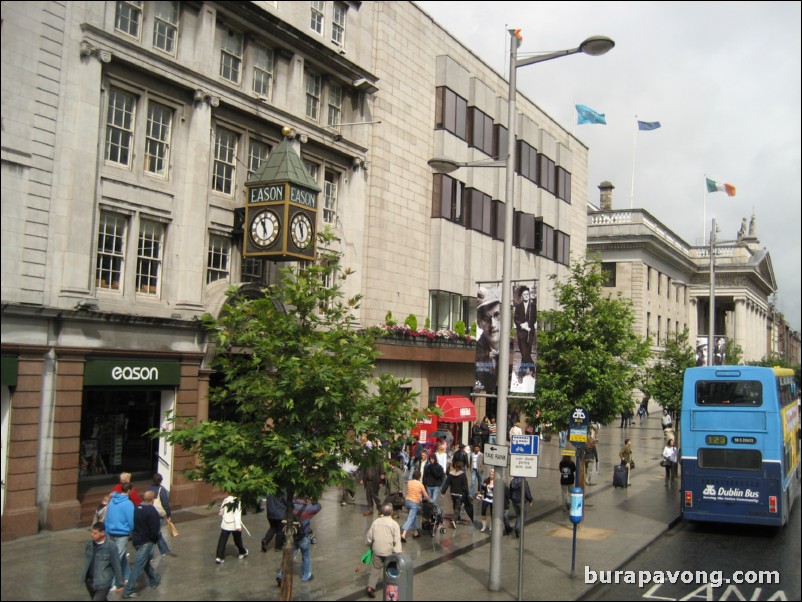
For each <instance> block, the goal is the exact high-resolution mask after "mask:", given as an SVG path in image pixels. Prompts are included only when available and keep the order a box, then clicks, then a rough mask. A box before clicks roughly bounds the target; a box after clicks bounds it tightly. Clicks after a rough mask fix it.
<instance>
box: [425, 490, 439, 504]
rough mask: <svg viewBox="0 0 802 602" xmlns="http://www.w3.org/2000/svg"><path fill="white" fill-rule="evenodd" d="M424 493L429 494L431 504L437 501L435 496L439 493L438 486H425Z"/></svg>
mask: <svg viewBox="0 0 802 602" xmlns="http://www.w3.org/2000/svg"><path fill="white" fill-rule="evenodd" d="M426 493H428V494H429V499H430V500H432V504H434V503H435V502H436V501H437V496H438V495H440V487H439V486H438V487H427V488H426Z"/></svg>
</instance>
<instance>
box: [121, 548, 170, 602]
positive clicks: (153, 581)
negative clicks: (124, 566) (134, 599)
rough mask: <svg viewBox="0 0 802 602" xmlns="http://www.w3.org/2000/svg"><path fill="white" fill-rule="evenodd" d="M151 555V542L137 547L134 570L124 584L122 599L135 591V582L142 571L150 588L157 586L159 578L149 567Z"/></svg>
mask: <svg viewBox="0 0 802 602" xmlns="http://www.w3.org/2000/svg"><path fill="white" fill-rule="evenodd" d="M152 553H153V542H150V541H149V542H148V543H144V544H142V545H141V546H137V548H136V559H135V560H134V568H133V569H132V570H131V576H130V577H129V579H128V583H126V584H125V589H124V590H123V597H125V596H130V595H131V594H132V593H134V592H135V591H136V580H137V579H138V578H139V575H141V574H142V571H145V574H146V575H147V576H148V579H149V580H150V586H151V587H156V586H157V585H159V581H161V578H160V577H159V575H157V574H156V571H154V570H153V567H152V566H151V565H150V556H151V554H152Z"/></svg>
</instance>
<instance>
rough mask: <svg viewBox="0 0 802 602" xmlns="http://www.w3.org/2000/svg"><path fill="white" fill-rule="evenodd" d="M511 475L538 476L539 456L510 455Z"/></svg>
mask: <svg viewBox="0 0 802 602" xmlns="http://www.w3.org/2000/svg"><path fill="white" fill-rule="evenodd" d="M510 460H511V464H510V476H511V477H532V478H537V456H531V455H523V454H517V455H512V456H510Z"/></svg>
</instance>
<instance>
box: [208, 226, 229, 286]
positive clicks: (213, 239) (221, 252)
mask: <svg viewBox="0 0 802 602" xmlns="http://www.w3.org/2000/svg"><path fill="white" fill-rule="evenodd" d="M230 250H231V243H230V241H229V240H228V238H226V237H225V236H220V235H218V234H210V235H209V254H208V256H207V260H206V284H210V283H212V282H216V281H217V280H223V279H225V278H228V269H229V268H228V265H229V253H230Z"/></svg>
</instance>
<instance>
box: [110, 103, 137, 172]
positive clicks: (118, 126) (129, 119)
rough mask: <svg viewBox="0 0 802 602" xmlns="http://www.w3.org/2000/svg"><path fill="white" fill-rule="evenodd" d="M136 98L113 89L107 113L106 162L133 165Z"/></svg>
mask: <svg viewBox="0 0 802 602" xmlns="http://www.w3.org/2000/svg"><path fill="white" fill-rule="evenodd" d="M135 106H136V98H134V96H133V95H131V94H128V93H126V92H123V91H122V90H118V89H117V88H111V89H110V90H109V104H108V110H107V111H106V153H105V156H106V161H111V162H112V163H119V164H120V165H130V164H131V153H132V150H133V143H134V107H135Z"/></svg>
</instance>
